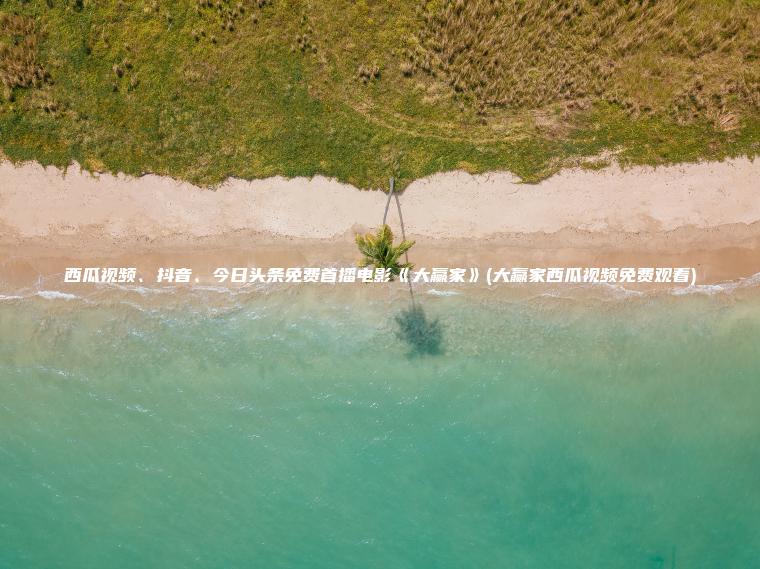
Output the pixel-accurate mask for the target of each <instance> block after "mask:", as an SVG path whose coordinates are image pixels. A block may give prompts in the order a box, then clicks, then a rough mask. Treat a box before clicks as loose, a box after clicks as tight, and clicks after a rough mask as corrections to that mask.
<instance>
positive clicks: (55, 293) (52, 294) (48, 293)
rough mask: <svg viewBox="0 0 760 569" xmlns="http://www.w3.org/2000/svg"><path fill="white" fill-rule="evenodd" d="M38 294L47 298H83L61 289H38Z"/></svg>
mask: <svg viewBox="0 0 760 569" xmlns="http://www.w3.org/2000/svg"><path fill="white" fill-rule="evenodd" d="M37 296H39V297H42V298H44V299H46V300H77V299H80V298H81V297H79V296H77V295H75V294H69V293H68V292H61V291H59V290H38V291H37Z"/></svg>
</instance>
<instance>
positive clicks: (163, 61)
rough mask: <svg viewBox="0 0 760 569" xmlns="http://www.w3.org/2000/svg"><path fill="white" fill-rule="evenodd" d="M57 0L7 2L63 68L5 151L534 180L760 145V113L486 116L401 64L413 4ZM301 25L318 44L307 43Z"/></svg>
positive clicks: (192, 176) (250, 173)
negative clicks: (595, 164)
mask: <svg viewBox="0 0 760 569" xmlns="http://www.w3.org/2000/svg"><path fill="white" fill-rule="evenodd" d="M52 4H53V7H52V8H50V7H48V4H47V2H46V1H44V0H42V1H35V0H30V1H28V2H19V1H9V0H5V1H0V12H4V13H19V14H24V15H27V16H29V17H31V18H34V19H35V20H36V21H37V22H39V23H38V31H39V33H40V41H39V47H38V53H37V54H36V57H37V58H38V60H39V62H41V63H42V65H43V66H44V68H45V70H46V71H47V72H48V73H49V75H50V77H51V80H50V82H48V83H46V84H44V85H43V86H41V87H38V88H33V87H30V88H14V89H13V93H12V94H13V97H12V99H13V100H4V101H2V102H0V148H1V149H2V152H3V153H4V154H5V155H6V156H7V157H9V158H10V159H12V160H16V161H21V160H39V161H40V162H42V163H44V164H55V165H58V166H66V165H68V164H70V163H71V161H73V160H76V161H77V162H79V163H80V164H82V165H84V166H85V167H86V168H89V169H93V170H110V171H123V172H126V173H129V174H135V175H138V174H141V173H144V172H153V173H157V174H163V175H169V176H173V177H176V178H181V179H185V180H189V181H192V182H194V183H197V184H201V185H207V186H213V185H215V184H218V183H219V182H221V181H222V180H224V179H225V178H227V177H229V176H236V177H241V178H248V179H250V178H260V177H266V176H272V175H277V174H281V175H284V176H313V175H317V174H322V175H326V176H335V177H337V178H338V179H340V180H343V181H346V182H350V183H352V184H355V185H357V186H360V187H365V188H367V187H384V186H385V184H386V180H387V178H388V176H389V175H395V176H397V177H398V178H399V179H400V184H401V186H402V187H403V186H404V185H406V184H407V183H409V182H410V181H412V180H413V179H415V178H418V177H420V176H424V175H427V174H431V173H434V172H438V171H445V170H451V169H456V168H462V169H465V170H468V171H470V172H482V171H488V170H496V169H507V170H510V171H513V172H514V173H516V174H517V175H519V176H521V177H522V178H524V179H526V180H537V179H540V178H542V177H545V176H547V175H550V174H551V173H552V172H554V171H556V170H557V169H559V168H561V167H562V166H564V165H570V164H577V163H583V162H584V160H585V159H586V158H587V157H592V156H594V155H597V154H599V153H601V152H602V151H604V150H614V152H615V155H616V157H617V159H618V160H619V161H620V162H621V163H622V164H625V165H632V164H667V163H673V162H683V161H696V160H700V159H703V158H710V159H721V158H724V157H726V156H735V155H740V154H747V155H751V156H755V155H756V154H757V153H758V141H759V140H760V120H759V119H758V112H757V109H756V108H755V109H750V112H747V113H744V114H743V115H742V117H741V124H740V126H739V128H736V129H734V130H731V131H728V132H723V131H719V130H716V129H715V128H714V126H713V123H712V122H711V121H710V120H709V119H708V117H706V116H705V117H696V118H694V119H693V120H691V121H689V122H686V123H683V121H679V120H677V119H676V117H674V116H672V115H670V114H668V113H665V112H663V113H653V114H648V115H638V116H637V115H632V114H631V113H630V112H628V111H627V110H625V109H623V108H622V107H618V106H616V105H614V104H610V103H606V102H604V101H602V100H596V101H592V103H593V104H591V105H590V106H589V107H587V108H585V109H584V110H577V111H575V112H573V113H570V114H569V115H563V106H562V105H559V104H556V105H555V104H549V105H546V106H544V107H542V108H541V109H529V108H525V109H522V108H511V109H506V108H500V107H490V108H488V109H486V110H485V111H484V112H480V113H479V112H477V109H476V105H475V103H474V101H473V100H472V98H471V97H468V96H467V94H466V93H464V94H462V93H459V94H458V93H455V92H454V91H453V90H452V89H450V88H449V86H448V85H447V84H446V82H445V81H444V80H443V79H442V78H440V77H434V76H432V75H423V74H420V73H415V75H414V76H413V77H411V78H405V77H404V76H403V75H402V73H401V72H400V71H399V69H400V65H401V63H402V62H403V61H404V57H405V55H404V53H405V46H406V45H407V44H408V41H409V38H410V37H412V36H413V34H416V33H417V32H418V30H419V26H421V25H422V24H421V22H420V20H419V18H418V16H417V15H416V12H415V10H414V6H415V5H414V3H412V2H407V1H401V0H385V1H383V2H380V1H372V0H364V1H362V0H357V1H350V0H324V1H323V2H306V1H295V0H272V1H271V2H270V3H269V4H268V5H266V6H264V7H261V8H259V7H256V6H255V4H256V3H255V2H251V1H248V2H243V4H244V7H245V11H244V13H243V15H242V16H240V17H237V18H236V19H235V20H234V30H233V31H227V30H222V27H221V24H222V23H224V22H226V20H227V19H228V16H229V13H230V12H229V10H228V9H227V8H225V10H227V12H225V13H224V14H222V15H221V16H220V15H219V14H220V12H219V10H217V9H214V8H204V9H203V10H202V11H201V13H200V14H198V13H197V12H196V9H195V7H196V5H197V2H195V1H192V2H191V1H189V0H177V1H174V2H169V1H165V2H158V3H155V5H156V6H158V10H157V11H156V10H154V8H153V5H154V2H152V1H147V2H144V1H141V0H136V1H134V2H122V3H120V2H117V1H110V0H102V1H98V2H95V1H87V0H85V1H84V2H83V7H82V8H81V9H78V8H77V7H76V2H74V1H73V0H69V1H68V2H66V1H62V0H53V2H52ZM222 4H223V6H224V7H227V6H229V7H232V6H234V5H235V3H228V2H222ZM225 14H226V15H225ZM168 16H170V17H171V19H169V17H168ZM254 16H255V17H256V19H257V21H256V22H255V23H254V21H253V19H252V18H253V17H254ZM194 32H204V33H205V36H203V35H200V36H199V40H198V41H196V40H195V39H194V37H193V33H194ZM302 35H305V36H308V42H309V45H315V46H316V47H317V51H316V53H313V52H312V50H311V48H309V49H308V50H306V52H305V53H304V52H302V51H301V50H300V49H298V43H297V38H298V37H299V36H302ZM212 36H215V37H216V43H213V42H212V41H211V37H212ZM294 48H295V49H294ZM125 60H127V61H128V63H129V67H131V69H128V68H127V66H126V64H125ZM375 63H376V64H377V65H379V67H380V69H381V76H380V78H379V79H377V80H371V81H369V82H368V83H367V84H366V85H365V84H364V83H362V82H361V81H360V80H358V79H357V77H356V70H357V68H358V67H359V65H362V64H367V65H372V64H375ZM114 65H119V66H121V69H122V71H123V76H122V77H121V78H119V77H117V75H116V74H115V73H114V71H113V66H114ZM133 78H134V81H133ZM131 82H132V83H131ZM114 84H115V85H116V91H114V90H113V89H114ZM51 101H52V102H54V103H55V105H54V108H55V109H56V110H54V111H53V112H50V111H49V110H45V108H44V107H45V105H46V103H49V102H51ZM481 111H482V109H481ZM541 117H542V118H543V120H539V118H541ZM592 160H593V159H592Z"/></svg>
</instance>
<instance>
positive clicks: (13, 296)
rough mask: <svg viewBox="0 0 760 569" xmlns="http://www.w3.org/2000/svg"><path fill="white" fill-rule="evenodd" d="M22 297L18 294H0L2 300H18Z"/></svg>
mask: <svg viewBox="0 0 760 569" xmlns="http://www.w3.org/2000/svg"><path fill="white" fill-rule="evenodd" d="M22 298H24V297H23V296H18V295H17V294H11V295H5V294H0V301H2V300H20V299H22Z"/></svg>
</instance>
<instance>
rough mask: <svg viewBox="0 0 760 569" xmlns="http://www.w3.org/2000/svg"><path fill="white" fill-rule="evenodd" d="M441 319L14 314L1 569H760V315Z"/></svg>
mask: <svg viewBox="0 0 760 569" xmlns="http://www.w3.org/2000/svg"><path fill="white" fill-rule="evenodd" d="M422 306H423V309H424V311H425V318H426V322H427V325H428V332H430V330H431V329H432V331H433V332H435V331H436V330H437V331H438V332H439V333H440V344H437V343H436V342H435V341H433V342H432V344H431V343H429V342H428V343H423V344H422V345H413V344H410V343H409V341H410V339H411V340H414V339H415V338H418V337H417V336H414V335H413V334H412V335H411V336H409V335H407V336H403V335H401V336H400V335H399V332H400V326H401V324H400V323H399V321H397V319H396V316H398V314H399V312H401V311H402V310H403V309H405V307H406V304H405V301H404V300H403V299H402V298H396V299H394V300H390V299H384V298H377V297H375V298H361V297H360V296H359V297H355V296H352V297H349V298H341V297H339V296H337V295H322V294H320V293H318V292H315V293H308V294H299V295H295V294H285V293H283V294H270V295H267V296H262V297H258V298H247V299H245V300H241V301H240V303H239V305H238V306H229V305H228V306H226V307H225V308H223V309H220V308H214V307H213V306H211V305H209V304H208V303H206V304H204V303H203V302H198V301H197V299H196V300H194V301H192V302H188V304H186V305H183V304H182V303H179V304H175V305H173V306H171V307H170V306H166V307H161V306H160V304H156V303H153V305H152V308H142V309H141V308H140V305H139V303H138V302H134V303H131V305H130V304H125V303H121V302H112V303H108V302H97V303H95V302H90V303H83V302H81V301H78V300H69V301H66V300H61V299H58V300H46V299H42V298H37V299H22V300H6V301H3V302H0V567H2V568H6V567H8V568H10V567H13V568H17V567H24V568H27V567H29V568H31V567H45V568H49V567H108V568H113V569H117V568H121V567H261V568H274V567H278V568H279V567H292V568H314V569H318V568H331V569H332V568H344V567H345V568H383V569H389V568H393V569H396V568H452V569H453V568H457V569H459V568H470V567H472V568H478V569H483V568H491V567H493V568H503V567H510V568H541V569H544V568H546V569H554V568H564V567H567V568H584V569H586V568H590V567H594V568H596V567H600V568H602V567H603V568H609V567H616V568H621V569H628V568H663V569H669V568H671V567H679V568H692V569H702V568H705V569H706V568H711V569H712V568H721V569H725V568H742V569H746V568H752V567H760V483H758V480H760V445H758V441H760V414H759V413H758V409H760V351H759V350H758V345H759V344H760V302H758V300H756V299H753V298H744V299H738V298H735V297H733V296H731V295H728V294H724V295H714V296H702V295H693V296H685V297H672V296H668V295H662V296H659V297H656V298H633V299H628V300H624V301H623V300H618V301H615V300H607V301H601V300H590V299H588V300H561V299H552V298H537V299H533V300H522V301H519V302H518V301H510V300H509V299H506V298H488V297H485V296H483V295H479V296H477V297H468V296H466V295H465V296H456V297H445V298H434V297H429V296H426V297H424V298H423V299H422ZM417 316H419V315H417ZM436 319H437V322H438V327H437V328H436V326H435V325H434V324H431V322H435V321H436ZM411 321H412V325H411V328H409V327H408V328H407V331H409V330H412V332H414V331H415V330H418V329H419V326H417V325H418V324H419V320H418V319H415V318H414V315H412V318H411ZM403 322H406V324H409V322H410V320H409V319H407V320H406V321H403ZM403 322H402V323H403ZM423 328H424V326H423ZM423 337H424V338H430V335H427V336H423ZM433 337H434V338H435V336H433ZM429 352H432V353H429Z"/></svg>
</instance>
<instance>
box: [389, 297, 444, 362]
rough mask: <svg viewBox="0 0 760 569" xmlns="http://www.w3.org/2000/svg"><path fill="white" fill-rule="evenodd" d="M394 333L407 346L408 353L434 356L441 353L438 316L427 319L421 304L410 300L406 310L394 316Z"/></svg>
mask: <svg viewBox="0 0 760 569" xmlns="http://www.w3.org/2000/svg"><path fill="white" fill-rule="evenodd" d="M395 320H396V324H397V325H398V331H397V332H396V335H397V336H398V338H399V339H400V340H401V341H402V342H404V343H405V344H406V345H407V346H408V347H409V353H408V355H409V356H410V357H415V356H425V355H429V356H436V355H440V354H442V353H443V350H442V344H443V326H442V325H441V322H440V321H439V319H438V318H435V319H433V320H431V319H428V317H427V315H426V314H425V311H424V310H423V308H422V306H420V305H419V304H417V303H415V302H412V305H411V306H410V307H409V308H407V309H406V310H402V311H401V312H399V313H398V314H397V315H396V316H395Z"/></svg>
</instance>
